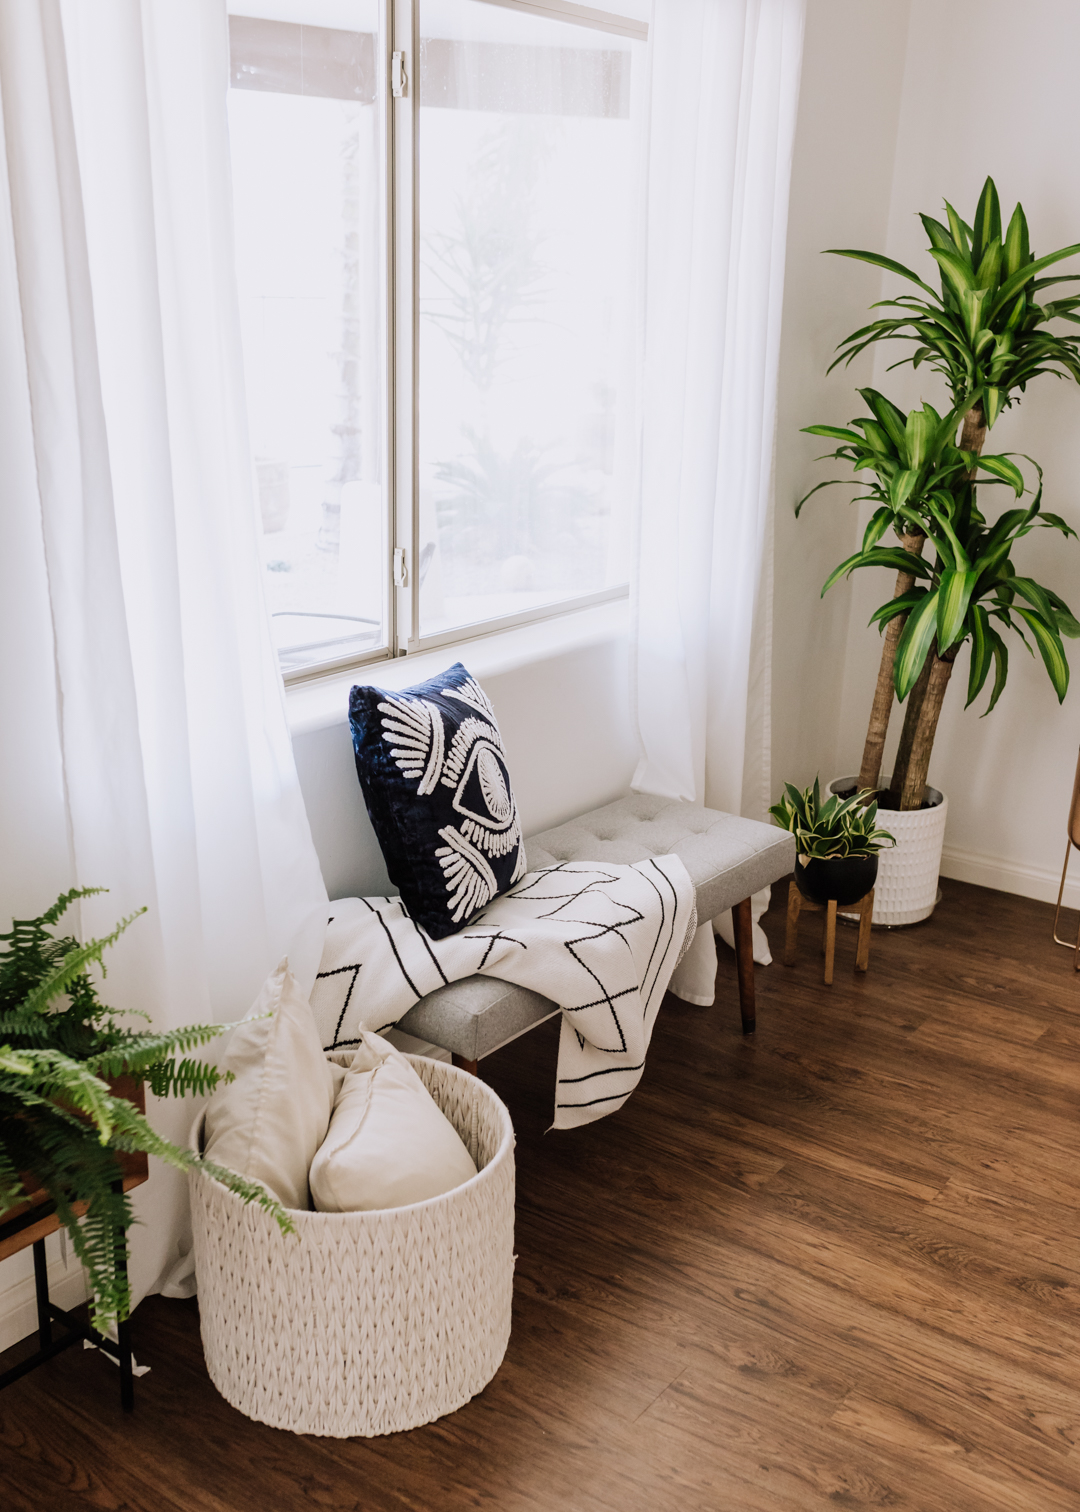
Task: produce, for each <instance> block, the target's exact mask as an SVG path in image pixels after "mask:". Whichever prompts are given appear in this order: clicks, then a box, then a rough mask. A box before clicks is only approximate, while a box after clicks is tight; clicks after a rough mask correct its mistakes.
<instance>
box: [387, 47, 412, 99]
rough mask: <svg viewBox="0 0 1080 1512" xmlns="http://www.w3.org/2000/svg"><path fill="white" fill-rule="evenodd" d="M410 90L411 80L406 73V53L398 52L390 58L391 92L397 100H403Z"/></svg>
mask: <svg viewBox="0 0 1080 1512" xmlns="http://www.w3.org/2000/svg"><path fill="white" fill-rule="evenodd" d="M408 91H409V80H408V76H407V75H406V73H405V54H404V53H403V52H396V53H394V54H393V55H392V57H391V59H390V92H391V94H392V95H393V96H394V99H395V100H403V99H404V98H405V96H406V95H407V94H408Z"/></svg>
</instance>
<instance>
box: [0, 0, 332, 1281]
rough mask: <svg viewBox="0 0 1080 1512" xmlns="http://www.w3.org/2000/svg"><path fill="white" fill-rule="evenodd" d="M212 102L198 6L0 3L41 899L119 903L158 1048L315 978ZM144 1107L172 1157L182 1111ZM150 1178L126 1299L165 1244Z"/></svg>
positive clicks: (220, 114)
mask: <svg viewBox="0 0 1080 1512" xmlns="http://www.w3.org/2000/svg"><path fill="white" fill-rule="evenodd" d="M227 84H228V33H227V23H226V15H225V7H224V4H223V0H183V3H182V4H177V3H176V0H141V3H140V0H94V4H92V5H89V4H86V3H85V0H0V99H2V107H3V119H2V125H3V154H2V161H0V171H2V172H3V176H4V178H3V183H2V184H0V266H2V267H3V270H4V273H5V287H4V288H3V290H2V292H0V392H2V393H3V394H4V395H5V396H6V398H7V400H8V403H7V404H6V407H5V414H4V416H3V427H4V445H3V448H2V450H0V492H2V495H3V498H4V510H5V514H6V515H7V517H8V524H7V525H6V526H5V527H4V536H5V547H4V549H5V550H12V551H15V552H19V553H22V559H20V560H19V561H17V562H15V563H14V564H13V563H11V562H10V561H9V562H8V563H7V564H6V569H5V577H6V579H7V580H8V581H10V582H11V583H12V584H14V591H16V592H21V593H23V594H24V595H25V597H26V605H25V608H26V623H27V624H32V623H34V622H35V621H34V615H35V614H36V613H37V614H38V619H37V623H39V624H41V625H42V626H44V627H47V626H49V625H50V624H51V632H52V636H51V640H52V644H51V648H50V650H51V655H52V659H53V664H54V672H55V688H56V701H57V719H56V726H55V728H56V738H57V741H58V744H59V758H58V765H59V768H60V770H61V771H62V788H63V792H62V796H61V798H60V801H61V802H62V803H63V806H64V809H65V818H66V827H67V833H68V839H69V866H68V877H69V880H70V882H71V883H73V884H76V885H79V886H89V885H95V884H96V885H101V886H105V887H108V888H109V889H110V891H109V893H108V895H107V896H105V897H102V898H95V899H93V900H90V901H89V902H86V903H84V904H83V905H82V919H81V927H82V933H83V934H84V935H89V934H91V933H103V932H105V931H106V930H107V929H108V928H109V927H110V926H111V924H112V923H113V921H114V920H116V919H117V918H118V917H120V915H122V914H125V913H129V912H131V911H132V910H133V909H135V908H138V907H140V906H141V905H144V904H145V905H147V907H148V909H149V913H148V915H147V916H146V917H144V918H142V919H140V920H139V921H138V922H137V923H136V924H135V925H133V927H132V928H131V929H130V931H129V932H128V934H127V935H126V936H125V937H124V939H123V940H122V941H121V943H120V944H119V945H118V946H117V947H116V948H115V949H114V950H113V951H112V952H111V956H110V961H109V976H108V981H107V984H106V987H107V993H106V997H107V1001H110V1002H112V1003H114V1004H115V1005H116V1006H117V1007H132V1008H136V1007H137V1008H141V1009H143V1010H145V1011H148V1012H149V1013H150V1014H151V1015H152V1016H153V1020H154V1022H155V1023H157V1024H159V1025H162V1026H169V1025H176V1024H180V1023H188V1022H199V1021H203V1022H205V1021H207V1020H211V1019H216V1020H219V1021H220V1020H224V1019H228V1018H232V1017H238V1016H242V1015H243V1013H244V1012H246V1010H247V1008H248V1006H249V1004H250V1003H251V1000H252V999H253V997H254V996H255V993H256V991H257V990H258V987H259V985H260V983H261V981H262V979H263V977H264V976H265V975H266V973H267V972H268V971H269V970H270V969H271V968H272V967H273V966H274V964H275V962H276V961H277V960H278V959H279V958H280V956H281V955H283V954H284V953H286V952H288V953H289V954H290V957H291V959H292V961H293V967H294V970H296V971H297V974H298V975H299V976H300V977H301V978H302V979H303V978H308V979H309V980H313V979H314V973H315V970H316V969H317V963H318V958H319V953H320V950H321V942H322V930H323V926H324V924H325V918H326V914H325V903H326V893H325V889H324V887H323V883H322V878H321V876H320V872H319V866H318V861H317V859H316V856H315V852H314V848H313V846H312V843H311V837H310V834H309V831H308V825H307V818H306V815H305V812H304V807H303V803H302V799H301V796H300V791H299V787H298V784H297V780H296V772H295V768H294V765H293V756H292V747H291V744H290V740H289V732H288V727H287V724H286V718H285V709H284V700H283V694H282V688H281V682H280V678H279V675H278V672H277V667H276V662H275V658H274V654H273V651H272V648H271V642H270V634H269V626H268V620H267V616H266V612H265V608H264V605H263V601H262V591H261V578H260V568H259V561H258V551H259V547H258V536H257V530H256V518H255V512H254V504H253V500H252V490H251V483H250V460H249V456H248V447H247V437H246V430H245V419H244V413H245V410H244V394H243V380H242V368H241V354H240V345H239V329H238V322H237V314H236V309H235V296H234V277H233V269H232V252H231V226H230V217H231V209H230V186H229V170H228V163H229V154H228V140H227V127H226V114H225V94H226V88H227ZM8 275H10V276H8ZM42 557H43V560H44V569H45V570H44V573H42V571H41V560H42ZM35 592H36V593H37V594H38V595H39V596H43V597H47V608H48V614H47V616H46V615H45V614H43V613H38V609H37V606H36V605H35V604H34V603H33V602H31V600H32V598H33V595H34V594H35ZM13 649H14V648H12V647H8V648H6V654H7V655H8V656H10V655H12V653H13ZM27 728H28V729H29V728H30V724H29V723H28V725H27ZM34 728H36V730H37V735H36V736H35V737H34V738H35V739H38V740H39V741H40V738H41V733H40V732H41V720H40V718H38V719H37V721H36V725H35V726H34ZM29 738H30V737H29V735H24V733H23V731H22V728H21V725H20V709H19V708H18V707H14V708H11V707H8V708H5V744H6V745H7V746H8V747H9V750H10V749H11V748H12V747H17V746H18V743H19V741H20V740H23V739H29ZM16 754H17V753H16ZM24 754H25V753H24ZM41 759H42V760H43V761H45V760H50V759H56V758H55V756H54V753H52V752H49V751H45V750H43V751H42V752H41ZM12 760H13V761H14V764H15V765H16V766H17V765H18V762H17V761H15V758H14V756H13V757H12ZM2 801H3V802H15V801H17V799H15V798H14V797H13V796H12V795H10V794H8V795H5V797H4V799H3V800H2ZM19 861H20V858H19V857H18V856H15V855H7V856H5V864H6V865H7V866H9V867H18V865H19ZM9 892H10V889H9ZM49 901H51V899H50V898H41V897H33V898H29V897H28V898H26V899H25V902H24V903H23V904H22V906H21V911H22V912H23V913H24V914H25V913H26V912H28V911H30V910H34V911H36V910H37V909H38V908H40V907H42V906H44V905H45V904H46V903H48V902H49ZM150 1112H151V1117H152V1118H153V1120H154V1122H155V1123H156V1124H157V1125H158V1127H159V1128H161V1129H162V1131H163V1132H165V1133H167V1134H169V1135H170V1136H171V1137H173V1138H174V1139H182V1138H185V1137H186V1132H187V1126H188V1125H189V1123H190V1120H191V1117H192V1106H191V1102H190V1100H188V1102H187V1103H186V1105H185V1104H176V1103H171V1102H170V1103H161V1104H158V1105H157V1106H156V1107H154V1108H152V1109H151V1110H150ZM151 1164H152V1174H151V1179H150V1182H149V1183H148V1185H147V1186H144V1187H142V1188H140V1189H139V1191H138V1192H137V1193H135V1194H134V1196H135V1202H136V1208H137V1212H138V1216H139V1218H140V1219H141V1224H140V1225H139V1226H137V1227H136V1228H135V1229H134V1230H133V1235H132V1256H133V1284H134V1290H135V1293H136V1296H137V1297H138V1296H141V1295H142V1294H143V1293H145V1292H146V1291H147V1290H150V1289H153V1288H154V1287H155V1285H157V1284H159V1283H160V1281H161V1278H162V1276H163V1275H165V1274H166V1273H167V1272H168V1271H169V1269H170V1266H171V1265H172V1264H173V1263H174V1262H175V1260H176V1257H177V1255H178V1254H179V1253H180V1251H181V1249H182V1248H183V1246H184V1240H185V1222H186V1194H185V1192H184V1190H183V1185H182V1182H181V1181H180V1179H179V1178H176V1177H175V1176H174V1174H173V1173H171V1172H169V1171H165V1170H163V1169H162V1168H161V1167H159V1166H157V1165H156V1162H152V1163H151Z"/></svg>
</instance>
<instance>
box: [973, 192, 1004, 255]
mask: <svg viewBox="0 0 1080 1512" xmlns="http://www.w3.org/2000/svg"><path fill="white" fill-rule="evenodd" d="M995 237H997V238H998V240H999V241H1000V239H1001V203H1000V201H999V200H998V192H997V185H996V184H995V183H994V181H993V179H992V178H989V177H988V178H987V180H986V183H985V184H984V185H983V186H982V193H981V194H980V195H979V203H978V205H976V207H975V226H974V232H973V235H972V238H971V260H972V262H973V263H974V264H975V265H976V266H978V264H979V263H980V262H981V261H982V256H983V253H984V251H985V250H986V248H987V247H988V246H989V245H990V243H991V242H992V241H993V240H994V238H995Z"/></svg>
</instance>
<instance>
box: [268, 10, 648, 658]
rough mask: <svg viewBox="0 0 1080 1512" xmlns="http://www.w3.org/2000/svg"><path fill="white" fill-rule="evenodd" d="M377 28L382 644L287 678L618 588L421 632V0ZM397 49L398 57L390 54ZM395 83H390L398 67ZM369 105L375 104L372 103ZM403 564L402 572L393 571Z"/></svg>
mask: <svg viewBox="0 0 1080 1512" xmlns="http://www.w3.org/2000/svg"><path fill="white" fill-rule="evenodd" d="M481 3H483V4H486V5H498V6H501V7H503V8H505V9H507V10H517V11H523V12H525V13H527V14H529V15H535V16H542V17H544V18H546V19H547V20H553V21H554V20H557V21H562V22H569V23H571V24H573V25H578V26H584V27H587V28H589V29H590V30H593V31H606V32H611V33H614V34H616V35H618V36H625V37H631V38H633V39H634V40H635V41H642V42H643V41H647V40H648V35H649V28H648V23H647V22H644V21H637V20H635V19H633V18H631V17H623V16H618V15H613V14H611V13H610V12H608V11H601V10H596V9H594V8H593V7H590V6H586V5H577V4H573V3H571V0H481ZM379 37H380V40H381V43H382V50H383V55H382V60H381V63H382V80H383V89H382V94H381V102H382V108H383V112H384V121H383V126H384V141H385V147H386V158H385V165H384V172H385V186H386V190H385V192H386V211H387V214H386V247H385V269H386V288H385V291H384V292H385V299H386V374H385V392H386V405H385V412H386V434H385V438H384V448H385V456H386V508H387V539H388V541H389V551H388V553H387V561H386V564H385V568H386V590H385V591H386V608H387V645H386V646H384V647H379V648H376V649H373V650H372V651H369V652H366V653H361V654H360V655H356V654H355V653H353V654H352V655H349V656H342V657H338V658H335V659H333V660H328V661H323V662H318V663H315V664H313V665H311V666H309V667H299V668H296V669H293V670H290V671H288V672H285V673H284V680H285V682H286V683H287V684H290V685H292V684H296V683H304V682H309V681H312V680H313V679H318V678H324V677H332V676H334V675H336V674H340V673H341V672H342V671H344V670H346V669H348V668H350V667H362V666H368V665H371V664H374V663H378V662H385V661H388V660H390V659H393V658H396V657H402V656H408V655H415V654H417V653H419V652H423V651H430V650H434V649H437V648H438V647H441V646H450V645H459V644H462V643H464V642H467V641H471V640H476V639H478V638H480V637H482V636H486V635H495V634H498V633H500V632H502V631H505V630H509V629H513V628H514V627H516V626H518V625H529V624H533V623H535V622H537V621H539V620H546V619H553V618H555V617H557V616H560V615H564V614H571V613H575V612H577V611H578V610H581V609H587V608H589V607H591V606H592V605H594V604H603V603H607V602H610V601H611V600H615V599H623V598H626V597H627V595H628V593H629V588H628V587H627V585H626V584H622V585H620V586H617V587H613V588H606V589H602V590H601V591H600V592H597V593H590V594H582V595H578V596H577V597H575V598H568V599H560V600H558V601H557V602H555V603H552V604H541V605H537V606H536V607H534V608H532V609H525V610H522V611H521V612H520V613H519V614H511V615H503V616H502V617H500V618H498V619H491V620H483V621H481V622H479V623H477V624H473V625H461V626H458V627H457V628H455V629H451V630H446V631H443V632H441V633H439V634H435V635H421V634H420V581H419V574H418V573H417V572H415V571H414V570H413V562H414V559H415V555H416V553H415V549H414V543H415V542H416V541H417V540H419V538H420V486H419V476H420V452H419V427H418V426H417V416H418V414H419V407H420V351H419V338H420V318H419V278H420V204H419V193H418V186H419V139H420V97H419V90H418V89H416V88H415V87H414V76H415V74H416V71H417V68H418V60H419V56H420V0H380V16H379ZM397 54H401V58H400V62H398V61H397V59H396V55H397ZM402 73H403V74H404V80H403V86H404V87H403V88H402V89H401V93H400V94H397V95H395V93H394V87H393V84H394V79H395V76H396V77H397V81H398V84H399V86H400V85H401V83H402V78H401V75H402ZM376 108H378V105H377V106H376ZM399 565H400V567H403V569H404V582H400V581H395V579H396V578H399V577H400V575H401V574H400V571H399Z"/></svg>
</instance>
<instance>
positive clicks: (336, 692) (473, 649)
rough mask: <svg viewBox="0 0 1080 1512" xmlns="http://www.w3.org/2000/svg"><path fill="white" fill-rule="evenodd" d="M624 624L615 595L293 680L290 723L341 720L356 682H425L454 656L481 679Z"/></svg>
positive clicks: (300, 729) (624, 607)
mask: <svg viewBox="0 0 1080 1512" xmlns="http://www.w3.org/2000/svg"><path fill="white" fill-rule="evenodd" d="M628 625H629V604H628V602H627V600H626V599H614V600H612V601H611V602H609V603H606V604H594V605H593V606H592V607H591V608H588V609H578V610H576V611H573V612H571V613H570V614H558V615H554V616H553V617H552V618H551V619H546V620H537V621H535V622H534V623H533V624H531V625H518V626H516V627H515V628H514V629H512V630H497V631H495V632H493V633H491V634H488V635H483V634H481V635H475V636H472V637H465V636H463V637H462V639H461V640H460V641H457V642H455V643H454V644H453V645H449V646H440V647H439V648H438V649H437V650H434V651H418V652H414V653H413V655H411V656H399V657H396V658H388V659H387V660H386V661H381V662H369V663H367V664H366V665H364V666H360V667H351V668H347V669H345V670H344V671H338V672H332V673H330V674H328V675H327V676H326V677H320V678H315V679H312V680H311V681H310V682H302V683H292V684H291V685H289V686H288V687H287V688H286V690H285V703H286V708H287V710H288V717H289V728H290V730H291V731H292V734H293V735H294V736H295V735H307V734H310V733H312V732H313V731H315V730H324V729H328V728H330V727H331V726H333V725H338V724H342V723H343V722H344V721H345V719H346V718H347V711H348V706H349V690H350V688H352V687H354V686H355V685H356V684H357V683H371V684H374V685H375V686H376V687H378V688H389V689H391V690H393V691H396V690H398V689H400V688H409V687H412V685H413V684H414V683H418V682H424V681H425V680H426V679H427V678H429V677H434V676H435V675H436V674H437V673H439V672H444V671H445V670H446V668H447V667H452V666H453V664H454V663H455V662H456V661H461V662H464V664H465V666H466V667H468V669H469V671H470V672H471V673H472V674H473V676H474V677H476V678H477V680H478V681H479V682H480V683H483V681H484V679H485V677H492V676H495V675H496V674H502V673H506V672H511V671H514V670H515V669H516V668H518V667H525V666H529V665H530V664H532V663H535V662H540V661H545V660H548V659H549V658H551V657H553V656H558V655H561V654H563V653H564V652H566V651H570V650H574V649H576V648H578V647H584V646H590V645H596V644H597V643H599V642H603V641H611V640H616V639H618V638H619V637H621V636H623V635H625V634H626V632H627V628H628Z"/></svg>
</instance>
